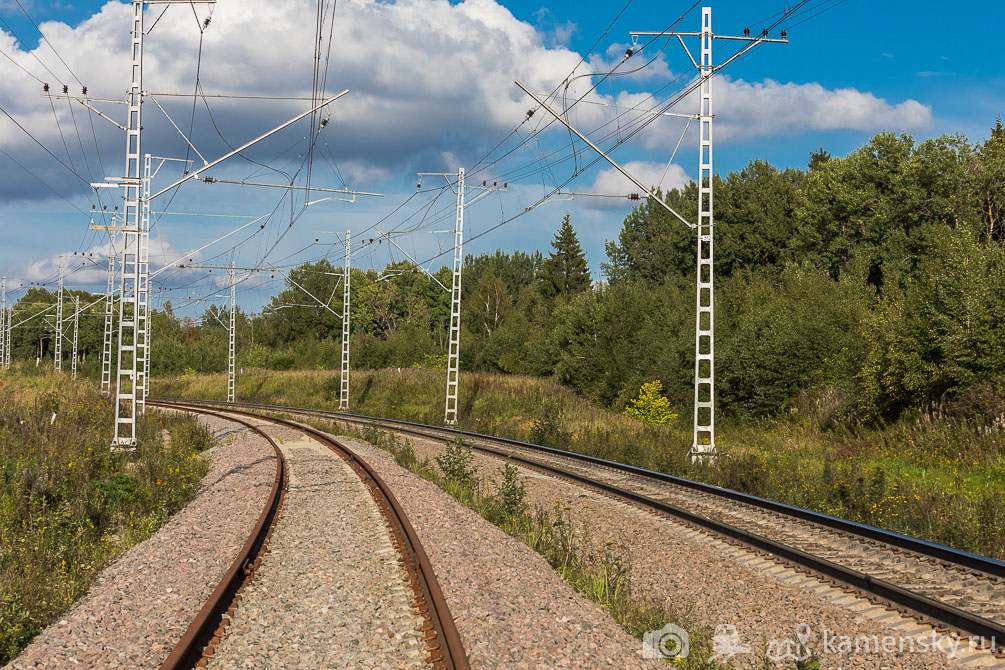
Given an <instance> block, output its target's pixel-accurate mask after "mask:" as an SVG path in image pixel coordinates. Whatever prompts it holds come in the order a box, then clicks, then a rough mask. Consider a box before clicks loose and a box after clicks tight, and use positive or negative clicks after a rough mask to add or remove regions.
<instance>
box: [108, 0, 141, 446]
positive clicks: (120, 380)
mask: <svg viewBox="0 0 1005 670" xmlns="http://www.w3.org/2000/svg"><path fill="white" fill-rule="evenodd" d="M143 5H144V0H132V7H133V18H132V30H131V33H132V40H131V43H130V57H131V62H132V64H131V67H130V71H129V72H130V84H129V89H128V91H127V92H126V103H127V104H128V106H129V107H128V112H127V113H128V117H127V122H126V166H125V167H126V169H125V181H124V182H123V188H124V189H125V196H124V198H123V212H122V216H123V224H124V225H123V227H124V228H125V230H124V232H123V235H122V237H123V240H122V284H121V286H122V290H121V291H120V295H119V342H118V363H117V365H116V381H115V437H114V438H113V441H112V444H113V445H114V446H118V447H135V446H136V417H137V413H136V409H137V407H136V403H137V391H138V390H140V389H138V384H139V382H140V380H139V379H138V377H139V375H140V373H141V370H142V368H140V369H139V370H138V369H137V363H138V360H137V356H138V353H139V352H138V351H137V349H138V347H139V340H140V334H139V326H140V323H139V318H140V316H139V312H140V300H141V297H140V291H141V290H142V286H141V284H140V263H141V261H142V258H141V256H142V253H141V249H140V239H139V238H140V235H141V226H140V186H141V185H140V182H141V181H142V175H141V167H140V156H141V154H140V139H141V137H140V136H141V130H142V124H141V122H140V112H141V109H140V107H141V104H140V103H141V100H142V95H143V93H142V91H143Z"/></svg>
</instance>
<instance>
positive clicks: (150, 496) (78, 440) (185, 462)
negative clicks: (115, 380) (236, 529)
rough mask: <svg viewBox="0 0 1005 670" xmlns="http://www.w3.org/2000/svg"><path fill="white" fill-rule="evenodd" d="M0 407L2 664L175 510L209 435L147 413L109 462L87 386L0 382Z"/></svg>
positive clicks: (99, 398) (23, 378)
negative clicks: (128, 448)
mask: <svg viewBox="0 0 1005 670" xmlns="http://www.w3.org/2000/svg"><path fill="white" fill-rule="evenodd" d="M0 399H2V400H0V664H3V663H5V662H6V661H8V660H10V659H11V658H13V657H14V656H15V655H16V654H17V653H18V652H19V651H20V650H21V649H22V648H23V647H24V646H25V645H26V644H27V643H28V642H29V641H30V640H31V638H32V637H34V636H35V635H36V634H37V633H38V632H39V631H41V630H42V628H43V627H45V626H46V625H47V624H48V623H49V622H51V621H53V620H54V619H55V618H56V617H57V616H59V614H61V613H62V612H63V611H65V610H66V609H67V608H68V607H69V606H70V605H71V604H72V603H73V602H74V601H75V600H76V599H77V598H79V597H80V596H81V595H83V594H84V593H85V592H86V591H87V589H88V587H89V586H90V584H91V582H92V581H93V579H94V578H95V577H96V576H97V574H98V572H100V570H101V569H102V568H103V567H105V565H107V564H108V563H109V561H111V560H112V559H113V558H114V557H116V556H117V555H119V554H121V553H122V552H123V551H125V550H126V549H128V548H129V547H131V546H132V545H134V544H136V543H138V542H140V541H142V540H144V539H145V538H147V537H149V536H150V535H151V534H152V533H153V532H154V531H156V530H157V528H159V527H160V526H161V525H162V524H163V523H164V522H165V521H166V520H167V518H168V517H169V516H170V515H171V514H172V513H173V512H174V511H176V510H177V509H179V508H180V507H181V506H182V505H184V504H185V502H186V501H187V500H188V499H189V498H190V497H191V496H192V494H193V493H194V492H195V490H196V488H197V486H198V483H199V480H200V479H201V478H202V476H203V475H204V474H205V472H206V470H207V464H206V462H205V461H204V460H203V459H201V458H198V454H199V452H200V451H202V450H204V449H206V448H207V447H208V446H209V443H210V435H209V433H208V432H207V431H206V430H205V429H204V428H202V427H201V426H200V425H199V424H198V423H196V422H195V421H194V420H192V419H189V418H186V417H180V416H174V415H167V414H161V413H158V412H153V411H151V412H149V413H148V414H147V415H146V416H145V417H144V418H143V419H141V420H140V422H139V424H138V437H139V446H138V448H137V450H136V452H135V454H133V455H127V454H125V453H113V452H112V451H111V449H110V447H109V445H110V444H111V441H112V411H113V410H112V407H111V406H110V403H109V401H108V399H107V398H106V397H105V396H103V395H102V394H101V393H100V392H99V390H98V387H97V385H95V384H94V383H93V382H91V381H86V380H77V381H72V380H71V379H70V378H69V376H68V375H65V374H63V375H59V374H56V373H53V372H52V371H51V370H47V369H45V368H43V369H41V370H36V369H35V368H34V367H28V366H25V367H22V368H17V367H15V368H14V369H12V370H11V371H10V372H7V373H2V374H0ZM53 417H55V418H53ZM165 430H166V431H168V433H169V435H170V438H169V439H168V440H167V441H165V440H164V431H165Z"/></svg>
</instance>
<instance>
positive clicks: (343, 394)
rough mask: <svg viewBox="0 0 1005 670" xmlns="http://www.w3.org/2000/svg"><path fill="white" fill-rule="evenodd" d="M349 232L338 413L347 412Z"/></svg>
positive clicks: (343, 295)
mask: <svg viewBox="0 0 1005 670" xmlns="http://www.w3.org/2000/svg"><path fill="white" fill-rule="evenodd" d="M349 250H350V245H349V231H348V230H347V231H345V267H344V269H343V270H342V272H343V274H342V379H341V386H342V388H341V390H340V392H339V400H338V411H340V412H348V411H349Z"/></svg>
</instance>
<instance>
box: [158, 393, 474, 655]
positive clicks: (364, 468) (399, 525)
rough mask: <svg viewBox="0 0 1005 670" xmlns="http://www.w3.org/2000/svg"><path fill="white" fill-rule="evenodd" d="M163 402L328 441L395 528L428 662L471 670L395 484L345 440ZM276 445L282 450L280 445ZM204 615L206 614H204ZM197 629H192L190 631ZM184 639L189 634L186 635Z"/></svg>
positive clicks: (286, 423) (294, 424)
mask: <svg viewBox="0 0 1005 670" xmlns="http://www.w3.org/2000/svg"><path fill="white" fill-rule="evenodd" d="M159 404H163V405H164V406H169V407H175V408H179V409H186V410H189V411H196V412H202V413H206V414H211V415H214V416H218V417H220V418H224V419H231V416H230V415H232V414H237V415H241V416H246V417H254V418H256V419H260V420H263V421H269V422H271V423H275V424H277V425H280V426H286V427H290V428H294V429H295V430H298V431H300V432H303V433H305V434H307V435H309V436H310V437H311V438H313V439H315V440H317V441H318V442H320V443H322V444H324V445H325V446H327V447H328V448H329V449H331V450H332V451H333V452H335V453H336V454H337V455H338V456H340V457H341V458H342V459H344V460H345V461H346V462H347V463H348V464H349V465H350V467H352V468H353V470H354V471H355V472H356V473H357V474H358V475H359V476H360V478H361V479H362V480H363V482H364V483H366V485H367V487H368V488H369V489H370V491H371V493H372V494H373V496H374V500H375V501H376V502H377V506H378V508H379V509H380V510H381V513H382V515H383V516H384V518H385V519H386V520H387V522H388V525H389V526H390V528H391V535H392V538H393V539H394V540H395V542H394V543H395V544H396V545H397V548H398V551H399V555H400V562H401V565H402V567H403V568H404V569H405V571H406V574H408V575H409V582H410V586H411V587H412V590H413V594H414V595H415V603H414V608H415V610H414V611H415V613H416V614H418V615H420V616H422V617H423V618H424V619H425V620H426V623H425V625H424V626H423V627H422V629H421V632H424V633H426V635H425V636H424V637H423V638H422V641H423V642H425V643H427V646H426V647H424V651H426V652H427V653H428V654H429V656H428V657H427V658H426V661H427V662H428V663H430V664H431V665H433V667H434V668H438V669H442V670H470V665H469V663H468V658H467V654H466V653H465V651H464V645H463V643H462V642H461V637H460V633H458V631H457V627H456V625H455V623H454V618H453V615H451V613H450V607H449V606H448V605H447V601H446V599H445V598H444V596H443V591H442V589H441V588H440V584H439V581H438V580H437V578H436V574H435V572H434V571H433V566H432V564H431V563H430V561H429V556H428V555H427V554H426V551H425V549H424V548H423V546H422V542H421V541H420V540H419V536H418V534H417V533H416V532H415V528H414V527H413V526H412V524H411V522H410V521H409V520H408V516H407V515H406V514H405V511H404V510H403V509H402V507H401V505H400V503H399V502H398V499H397V498H396V497H395V496H394V493H393V492H392V491H391V489H390V487H388V485H387V484H386V483H385V482H384V480H383V479H381V477H380V475H378V474H377V472H376V471H375V470H374V469H373V468H372V467H371V466H370V464H369V463H367V462H366V461H364V460H363V459H361V458H359V457H358V456H357V455H356V454H355V453H354V452H353V451H352V450H351V449H349V448H348V447H346V446H345V445H344V444H342V443H340V442H339V441H338V440H336V439H334V438H332V437H330V436H329V435H326V434H325V433H323V432H321V431H319V430H315V429H314V428H311V427H310V426H305V425H303V424H300V423H297V422H295V421H287V420H284V419H278V418H275V417H271V416H263V415H260V414H256V413H254V412H248V411H244V410H238V409H232V408H229V407H228V408H226V409H225V410H223V411H225V412H226V415H224V414H220V413H217V412H208V411H207V410H205V409H204V408H202V407H198V406H194V405H187V404H183V403H175V402H172V403H170V404H168V403H159ZM233 420H234V421H237V422H238V423H241V424H243V425H246V426H249V427H250V426H251V424H248V423H247V422H245V421H243V420H240V419H236V418H234V419H233ZM253 429H254V428H253ZM256 431H257V432H260V433H261V434H263V435H264V432H262V431H260V430H258V429H256ZM269 441H270V442H272V440H271V439H269ZM272 444H273V446H274V447H275V443H274V442H272ZM275 448H276V449H277V451H278V447H275ZM232 569H233V568H232ZM228 574H229V573H228ZM221 587H222V583H221ZM219 590H220V587H218V588H217V591H219ZM214 595H215V592H214ZM209 605H210V603H207V604H206V606H205V607H203V610H204V611H205V610H206V609H207V608H208V607H209ZM201 616H202V612H200V617H201ZM197 621H198V617H197ZM195 625H196V622H195V621H194V622H193V624H192V627H194V626H195ZM192 627H190V630H191V628H192ZM188 637H189V634H188V633H186V638H188ZM183 641H185V638H183ZM179 646H181V643H179ZM176 651H177V650H176ZM173 656H174V653H172V657H173ZM170 659H171V657H169V660H170ZM161 667H162V670H168V669H171V670H174V669H175V668H182V667H186V666H184V665H167V661H165V665H163V666H161ZM188 667H191V666H188Z"/></svg>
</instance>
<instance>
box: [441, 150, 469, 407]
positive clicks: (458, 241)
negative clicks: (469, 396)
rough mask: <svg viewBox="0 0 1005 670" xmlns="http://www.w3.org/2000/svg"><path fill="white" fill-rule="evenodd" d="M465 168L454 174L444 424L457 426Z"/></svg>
mask: <svg viewBox="0 0 1005 670" xmlns="http://www.w3.org/2000/svg"><path fill="white" fill-rule="evenodd" d="M463 244H464V168H461V169H459V170H458V171H457V221H456V224H455V225H454V275H453V283H452V284H451V288H450V339H449V344H448V345H447V400H446V408H445V409H444V412H443V423H444V424H446V425H448V426H453V425H455V424H456V423H457V381H458V379H457V377H458V374H459V369H460V353H461V352H460V348H461V264H462V262H463V260H464V252H463V248H462V245H463Z"/></svg>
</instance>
